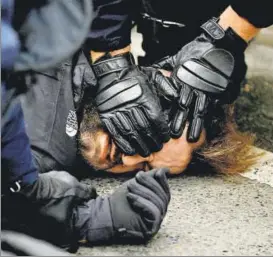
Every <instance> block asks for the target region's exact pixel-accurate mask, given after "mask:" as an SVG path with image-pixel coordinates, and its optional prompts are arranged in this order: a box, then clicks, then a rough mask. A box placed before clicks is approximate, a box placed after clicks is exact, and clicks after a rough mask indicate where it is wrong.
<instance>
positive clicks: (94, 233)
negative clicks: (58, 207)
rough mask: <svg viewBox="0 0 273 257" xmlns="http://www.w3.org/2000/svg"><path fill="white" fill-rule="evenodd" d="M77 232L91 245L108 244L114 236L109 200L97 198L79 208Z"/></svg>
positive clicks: (76, 224)
mask: <svg viewBox="0 0 273 257" xmlns="http://www.w3.org/2000/svg"><path fill="white" fill-rule="evenodd" d="M76 212H77V215H76V217H77V218H76V223H75V227H76V230H77V231H79V234H80V240H84V241H87V242H88V243H90V244H99V243H101V242H107V241H109V240H111V238H113V236H114V231H113V223H112V217H111V210H110V205H109V200H108V198H107V197H97V198H96V199H93V200H90V201H89V202H87V203H85V204H84V205H82V206H79V207H78V208H77V211H76Z"/></svg>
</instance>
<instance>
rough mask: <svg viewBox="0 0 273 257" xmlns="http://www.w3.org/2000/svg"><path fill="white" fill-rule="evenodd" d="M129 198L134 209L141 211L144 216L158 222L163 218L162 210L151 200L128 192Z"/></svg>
mask: <svg viewBox="0 0 273 257" xmlns="http://www.w3.org/2000/svg"><path fill="white" fill-rule="evenodd" d="M127 199H128V202H129V203H130V205H131V206H132V208H133V209H134V211H136V212H137V213H139V215H140V216H141V217H142V218H145V219H149V220H152V221H154V222H156V223H159V222H160V220H161V219H162V215H161V213H160V210H159V209H158V208H157V206H156V205H155V204H154V203H152V202H151V201H148V200H147V199H145V198H143V197H141V196H139V195H136V194H133V193H128V195H127Z"/></svg>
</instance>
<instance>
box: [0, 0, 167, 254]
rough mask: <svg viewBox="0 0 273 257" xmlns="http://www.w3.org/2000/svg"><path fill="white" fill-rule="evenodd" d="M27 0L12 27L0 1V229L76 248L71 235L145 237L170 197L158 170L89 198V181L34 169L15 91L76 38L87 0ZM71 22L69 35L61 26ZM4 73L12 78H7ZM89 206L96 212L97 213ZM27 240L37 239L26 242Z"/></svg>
mask: <svg viewBox="0 0 273 257" xmlns="http://www.w3.org/2000/svg"><path fill="white" fill-rule="evenodd" d="M17 4H18V2H17ZM27 4H29V6H27V7H28V8H29V9H27V8H25V9H24V10H27V12H26V13H23V14H22V13H20V14H21V15H19V16H20V17H18V20H19V21H18V20H17V25H18V26H19V29H18V30H17V29H14V28H16V25H14V26H12V25H11V24H12V15H13V13H17V14H18V12H16V10H15V11H14V8H15V9H16V6H15V7H14V5H13V1H3V2H2V6H1V8H2V9H1V10H2V14H3V17H2V19H3V20H2V21H3V22H2V29H1V32H2V68H1V73H2V82H1V90H2V106H1V107H2V110H1V111H2V124H1V143H2V144H1V149H2V155H1V161H2V173H1V174H2V175H1V183H2V197H1V198H2V229H5V230H16V231H20V232H23V233H27V234H29V235H32V236H34V237H37V238H42V239H45V240H47V241H49V242H52V243H54V244H56V245H59V246H63V247H66V248H67V249H69V250H71V251H73V250H75V249H76V246H77V244H78V241H79V240H85V241H88V242H92V243H93V242H101V241H108V240H110V241H112V242H113V241H114V240H116V241H119V240H121V239H125V240H140V241H146V240H147V239H150V238H151V237H152V236H153V235H154V234H155V233H157V231H158V230H159V228H160V224H161V222H162V219H163V217H164V216H165V214H166V211H167V206H168V203H169V200H170V193H169V188H168V183H167V180H166V170H165V169H160V170H153V171H150V172H148V173H144V172H142V173H139V174H138V175H137V177H136V178H133V179H131V180H130V181H128V182H127V183H126V184H124V185H122V186H121V187H120V188H118V189H117V190H116V191H115V192H114V193H113V194H112V195H110V196H107V197H104V198H102V197H97V198H96V199H94V198H95V197H96V193H95V190H94V188H93V187H91V186H89V185H86V184H83V183H80V182H79V181H78V180H77V179H76V178H74V177H73V176H71V175H70V174H68V173H67V172H57V171H51V172H48V173H46V174H38V170H37V166H35V164H34V161H33V158H32V155H31V151H30V144H29V139H28V137H27V135H26V132H25V124H24V119H23V113H22V109H21V105H20V103H19V102H17V99H16V96H17V94H18V93H19V92H20V91H21V90H22V88H23V86H24V84H25V83H24V79H25V74H24V73H25V72H26V71H31V70H32V69H33V68H34V67H36V68H37V69H38V70H39V69H43V68H46V67H48V66H50V65H56V63H58V62H59V61H60V60H62V59H63V58H64V57H66V56H67V54H68V53H72V52H73V51H75V50H76V49H77V47H78V46H79V45H80V44H81V43H82V42H83V40H84V38H85V37H86V34H87V32H88V28H89V24H90V19H91V15H90V14H91V6H90V2H89V1H87V0H84V1H73V2H71V1H59V0H58V1H51V2H50V3H45V2H44V1H42V2H39V3H37V2H36V4H37V5H32V4H33V3H32V2H31V1H30V2H27ZM24 7H26V6H24ZM17 8H18V6H17ZM19 9H20V8H19ZM17 11H18V9H17ZM71 17H74V18H75V19H73V18H71ZM54 18H55V19H57V20H58V22H59V23H61V24H59V25H60V27H61V28H64V27H65V26H64V24H65V25H66V26H69V27H70V30H67V31H66V32H64V33H63V34H62V33H60V31H62V30H60V27H58V26H56V23H55V22H54ZM51 22H52V23H51ZM78 22H79V23H78ZM15 24H16V22H15ZM45 24H47V25H46V26H43V25H45ZM73 28H74V29H75V30H73ZM71 29H72V30H73V34H71V33H70V32H69V31H71ZM18 31H19V33H17V32H18ZM39 32H42V34H46V38H47V40H46V42H44V44H43V43H42V42H40V43H41V44H39V37H37V38H36V39H37V41H33V37H34V36H37V35H41V33H39ZM37 33H38V34H37ZM73 37H75V38H74V39H75V41H74V40H73ZM56 38H57V39H59V40H60V41H61V42H62V43H63V45H62V47H61V48H64V49H59V50H60V52H58V51H57V52H56V53H54V51H53V50H54V47H53V50H52V51H48V50H49V49H51V48H52V44H51V43H54V42H55V43H56V44H57V45H58V44H59V43H60V42H58V41H57V42H56V41H54V40H53V39H56ZM19 39H21V40H19ZM50 39H52V40H53V41H51V40H50ZM41 40H42V41H43V38H42V39H41ZM47 42H49V44H48V45H47ZM71 42H73V43H75V42H76V43H75V45H73V43H71ZM20 43H21V44H22V46H21V49H22V51H20V50H19V49H20ZM36 43H38V45H36ZM66 43H67V44H66ZM56 47H57V48H58V46H56ZM51 54H52V55H51ZM16 71H17V73H16ZM19 71H20V73H19ZM11 74H12V75H14V76H12V77H14V78H16V80H9V79H8V78H9V77H10V75H11ZM18 89H19V90H18ZM139 188H142V189H144V190H139ZM139 191H140V192H139ZM97 213H101V215H99V217H97ZM96 217H97V218H96ZM98 228H99V229H100V233H98V231H99V230H98ZM14 238H16V236H15V237H14ZM20 242H21V243H22V244H23V245H24V246H25V244H24V243H23V242H22V240H21V241H20V240H19V241H18V242H17V243H18V244H19V245H20V247H19V246H18V245H17V246H16V244H15V248H17V249H18V250H19V249H24V250H25V247H24V246H23V245H22V244H21V243H20ZM27 243H28V242H27ZM35 245H36V246H37V245H39V244H34V245H33V247H35ZM4 247H6V248H4ZM2 249H3V250H8V251H9V250H10V249H11V246H10V240H9V244H8V246H7V244H2ZM19 252H20V251H19ZM55 253H56V254H60V253H59V252H55ZM43 254H45V253H43Z"/></svg>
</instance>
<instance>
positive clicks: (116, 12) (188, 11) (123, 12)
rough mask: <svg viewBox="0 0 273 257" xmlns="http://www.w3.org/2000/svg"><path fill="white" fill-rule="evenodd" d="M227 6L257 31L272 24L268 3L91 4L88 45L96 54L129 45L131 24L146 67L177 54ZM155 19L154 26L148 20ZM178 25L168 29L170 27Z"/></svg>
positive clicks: (172, 0) (152, 0) (147, 0)
mask: <svg viewBox="0 0 273 257" xmlns="http://www.w3.org/2000/svg"><path fill="white" fill-rule="evenodd" d="M229 5H231V6H232V8H233V9H234V10H235V11H236V12H237V13H238V14H239V15H240V16H242V17H245V18H246V19H247V20H249V21H250V22H251V23H252V24H254V25H255V26H256V27H260V28H262V27H267V26H269V25H271V24H273V15H272V9H271V1H267V0H261V1H247V0H239V1H238V0H221V1H219V0H206V1H204V0H191V1H182V0H169V1H159V0H134V1H131V0H116V1H112V0H104V1H99V0H96V1H94V6H95V10H96V16H95V19H94V20H93V22H92V26H91V32H90V33H89V40H88V41H87V44H88V45H90V46H91V47H90V48H92V49H93V50H95V51H106V52H107V51H110V50H115V49H120V48H123V47H125V46H127V45H129V44H130V42H131V40H130V26H131V25H132V20H135V21H136V22H137V24H138V30H139V31H140V32H141V33H143V38H144V39H143V49H144V51H145V52H146V54H147V55H148V56H149V58H148V57H146V59H147V58H148V60H146V61H145V62H146V63H143V64H148V63H152V62H154V61H155V60H157V59H159V58H162V57H164V56H166V55H169V54H174V53H176V52H177V51H178V50H179V49H180V48H181V47H182V46H183V45H184V44H186V43H188V42H189V41H191V40H193V39H194V38H195V37H196V36H197V35H198V34H200V30H199V28H200V25H201V24H202V23H204V22H205V21H207V20H208V19H210V18H212V17H218V16H219V15H220V14H221V12H223V11H224V10H225V8H226V7H228V6H229ZM146 14H148V15H149V16H150V17H153V18H156V19H157V20H158V21H161V22H164V21H167V23H166V22H165V25H164V24H163V25H162V24H161V25H159V22H153V21H151V20H149V18H148V17H147V15H146ZM145 15H146V16H145ZM168 22H171V23H179V24H180V26H177V25H175V24H174V25H168V24H169V23H168Z"/></svg>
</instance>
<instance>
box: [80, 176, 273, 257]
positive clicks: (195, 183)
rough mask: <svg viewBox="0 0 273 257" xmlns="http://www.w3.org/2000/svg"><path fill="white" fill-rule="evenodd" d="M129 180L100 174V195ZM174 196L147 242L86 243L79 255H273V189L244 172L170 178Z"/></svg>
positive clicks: (97, 182)
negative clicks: (228, 174)
mask: <svg viewBox="0 0 273 257" xmlns="http://www.w3.org/2000/svg"><path fill="white" fill-rule="evenodd" d="M124 180H126V178H96V179H95V181H93V183H95V185H96V186H97V188H98V189H99V192H100V193H101V194H105V193H108V192H110V191H111V190H113V189H114V188H115V187H117V186H118V185H119V184H120V183H122V181H124ZM170 186H171V191H172V200H171V203H170V206H169V211H168V214H167V217H166V219H165V220H164V222H163V225H162V228H161V230H160V232H159V233H158V235H156V237H155V238H154V239H153V240H152V241H151V242H150V243H148V244H147V245H145V246H142V245H140V246H133V245H130V246H129V245H126V246H106V247H93V248H86V247H82V248H81V249H80V250H79V252H78V254H79V255H95V256H110V255H112V256H132V255H156V256H164V255H165V256H167V255H169V256H170V255H172V256H175V255H176V256H177V255H182V256H185V255H199V256H204V255H207V256H208V255H226V256H231V255H232V256H236V255H237V256H240V255H248V256H253V255H260V256H272V255H273V197H272V195H273V188H272V187H270V186H269V185H266V184H262V183H259V182H257V181H253V180H250V179H247V178H243V177H240V176H236V177H185V176H180V177H176V178H171V179H170Z"/></svg>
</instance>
